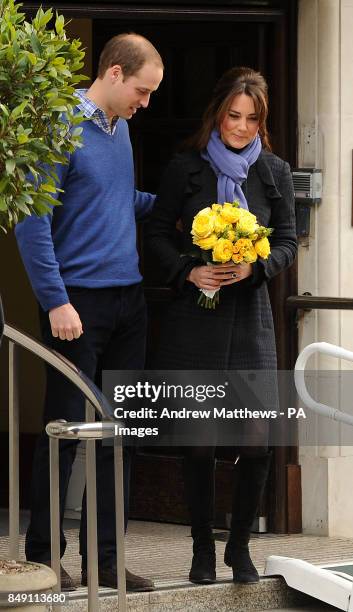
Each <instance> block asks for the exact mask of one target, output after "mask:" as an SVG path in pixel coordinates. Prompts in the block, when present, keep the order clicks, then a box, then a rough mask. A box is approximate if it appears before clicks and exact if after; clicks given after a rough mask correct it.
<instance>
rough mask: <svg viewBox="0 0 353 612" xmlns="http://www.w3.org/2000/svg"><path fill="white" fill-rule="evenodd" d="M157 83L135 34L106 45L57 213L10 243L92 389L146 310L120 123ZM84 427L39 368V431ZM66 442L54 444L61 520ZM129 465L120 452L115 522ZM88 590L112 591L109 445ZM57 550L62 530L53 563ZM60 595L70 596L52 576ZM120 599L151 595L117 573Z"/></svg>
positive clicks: (44, 497)
mask: <svg viewBox="0 0 353 612" xmlns="http://www.w3.org/2000/svg"><path fill="white" fill-rule="evenodd" d="M162 77H163V63H162V60H161V57H160V55H159V53H158V52H157V50H156V49H155V48H154V47H153V45H152V44H151V43H150V42H149V41H148V40H146V39H145V38H143V37H142V36H138V35H136V34H121V35H119V36H116V37H114V38H112V39H111V40H110V41H108V43H107V44H106V46H105V47H104V49H103V51H102V54H101V56H100V61H99V68H98V77H97V79H96V80H95V81H94V83H93V84H92V86H91V87H90V88H89V89H88V90H87V91H85V90H78V91H77V96H78V105H77V106H78V109H79V110H80V111H82V112H83V113H84V115H85V116H86V117H87V119H88V121H84V122H83V124H82V126H83V147H82V148H81V149H78V150H76V151H75V152H74V153H73V154H72V155H71V156H70V159H69V164H68V165H67V166H66V165H58V167H57V168H56V172H57V174H58V177H59V182H58V187H60V188H61V189H63V190H64V193H63V194H61V196H60V198H61V200H62V202H63V205H62V206H58V207H55V208H54V210H53V214H52V215H46V216H44V217H41V218H38V217H28V218H27V219H26V220H25V221H23V222H22V223H21V224H19V225H18V227H17V230H16V236H17V241H18V246H19V249H20V252H21V256H22V259H23V261H24V264H25V267H26V270H27V273H28V276H29V278H30V281H31V284H32V287H33V290H34V292H35V294H36V296H37V298H38V301H39V303H40V320H41V329H42V335H43V339H44V342H45V343H46V344H47V345H48V346H49V347H51V348H53V349H55V350H57V351H58V352H60V353H61V354H62V355H64V356H65V357H67V358H68V359H69V360H70V361H72V362H73V363H74V364H75V365H76V366H77V367H78V368H80V369H81V370H82V371H83V372H84V373H85V374H86V375H87V376H89V377H90V378H91V379H92V380H96V382H98V384H101V383H100V375H101V372H102V370H104V369H109V370H119V369H132V370H135V369H137V370H138V369H142V368H143V367H144V354H145V332H146V312H145V302H144V296H143V290H142V286H141V280H142V279H141V275H140V272H139V269H138V255H137V251H136V224H135V219H136V218H137V219H139V218H141V217H143V216H145V215H146V214H147V213H148V212H149V211H150V209H151V208H152V205H153V200H154V196H153V195H151V194H149V193H142V192H139V191H137V190H135V187H134V168H133V158H132V149H131V143H130V139H129V132H128V126H127V122H126V119H130V118H131V117H132V115H133V114H134V113H135V112H136V111H137V109H138V108H146V107H147V106H148V103H149V99H150V95H151V93H152V92H154V91H155V90H156V89H157V88H158V86H159V84H160V82H161V80H162ZM59 418H61V419H66V420H68V421H83V420H85V414H84V400H83V398H82V396H81V394H80V392H78V391H77V390H76V389H75V388H74V387H73V385H72V384H71V383H70V382H68V381H66V380H65V379H64V378H63V377H62V376H61V375H60V374H59V373H58V372H56V371H54V370H53V369H52V368H48V371H47V389H46V398H45V408H44V423H45V424H46V423H47V422H49V421H51V420H54V419H59ZM75 453H76V443H75V442H72V441H71V440H64V441H61V442H60V511H61V521H62V519H63V512H64V506H65V497H66V492H67V486H68V482H69V478H70V473H71V467H72V463H73V460H74V457H75ZM48 457H49V452H48V437H47V435H46V434H45V432H43V433H42V434H41V435H40V437H39V440H38V444H37V448H36V453H35V458H34V465H33V477H32V493H31V520H30V525H29V528H28V531H27V536H26V556H27V559H29V560H32V561H38V562H42V563H43V562H44V563H47V564H49V563H50V518H49V510H50V494H49V477H48V473H49V459H48ZM129 469H130V457H129V452H128V450H127V449H125V452H124V484H125V516H126V518H127V510H128V484H129ZM97 515H98V516H97V523H98V561H99V583H100V585H102V586H108V587H112V588H116V586H117V584H116V538H115V503H114V472H113V449H112V447H109V446H106V445H104V446H103V445H102V444H100V443H99V444H98V443H97ZM65 547H66V541H65V536H64V533H63V530H62V528H61V556H62V555H63V554H64V552H65ZM80 554H81V555H82V584H83V585H85V584H87V542H86V510H85V496H84V500H83V511H82V520H81V529H80ZM61 574H62V587H63V589H67V590H69V589H72V588H74V587H73V584H72V580H71V578H70V576H69V575H68V574H67V573H66V572H65V570H64V568H61ZM126 580H127V582H126V587H127V589H128V590H130V591H140V590H153V588H154V585H153V582H152V581H151V580H147V579H144V578H141V577H139V576H134V575H133V574H131V573H130V572H128V570H126Z"/></svg>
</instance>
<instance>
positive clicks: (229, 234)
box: [226, 229, 235, 242]
mask: <svg viewBox="0 0 353 612" xmlns="http://www.w3.org/2000/svg"><path fill="white" fill-rule="evenodd" d="M226 237H227V239H228V240H231V241H232V242H234V240H235V231H234V230H231V229H230V230H227V236H226Z"/></svg>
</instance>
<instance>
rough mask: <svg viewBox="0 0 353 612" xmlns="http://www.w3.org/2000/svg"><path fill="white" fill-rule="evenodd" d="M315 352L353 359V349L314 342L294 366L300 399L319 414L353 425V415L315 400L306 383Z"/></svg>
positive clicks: (304, 350)
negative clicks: (310, 360) (306, 371)
mask: <svg viewBox="0 0 353 612" xmlns="http://www.w3.org/2000/svg"><path fill="white" fill-rule="evenodd" d="M315 353H322V354H324V355H329V356H331V357H337V358H338V359H345V360H347V361H353V352H352V351H348V350H347V349H344V348H342V347H341V346H336V345H335V344H329V343H328V342H314V343H313V344H309V345H308V346H306V347H305V348H304V349H303V350H302V351H301V353H300V354H299V356H298V359H297V361H296V363H295V367H294V381H295V386H296V389H297V392H298V395H299V397H300V399H301V400H302V402H303V403H304V404H305V405H306V406H307V407H308V408H310V409H311V410H313V412H316V413H317V414H320V415H322V416H325V417H328V418H330V419H333V420H334V421H339V422H341V423H345V424H346V425H353V416H351V415H350V414H347V413H346V412H343V411H342V410H338V409H337V408H332V406H327V405H326V404H321V403H320V402H317V401H316V400H314V399H313V398H312V397H311V395H310V394H309V392H308V390H307V388H306V384H305V367H306V363H307V361H308V359H309V357H311V356H312V355H314V354H315Z"/></svg>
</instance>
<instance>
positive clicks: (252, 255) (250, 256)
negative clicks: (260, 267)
mask: <svg viewBox="0 0 353 612" xmlns="http://www.w3.org/2000/svg"><path fill="white" fill-rule="evenodd" d="M256 260H257V253H256V251H255V249H254V246H253V245H251V247H249V248H248V249H247V250H246V251H245V253H244V261H246V263H254V262H255V261H256Z"/></svg>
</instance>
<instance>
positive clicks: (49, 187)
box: [41, 183, 56, 193]
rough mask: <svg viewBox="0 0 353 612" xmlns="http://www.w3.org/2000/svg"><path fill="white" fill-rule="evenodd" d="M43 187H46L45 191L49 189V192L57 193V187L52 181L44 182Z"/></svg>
mask: <svg viewBox="0 0 353 612" xmlns="http://www.w3.org/2000/svg"><path fill="white" fill-rule="evenodd" d="M41 188H42V189H44V191H48V192H49V193H56V187H55V186H54V185H52V184H51V183H42V184H41Z"/></svg>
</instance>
